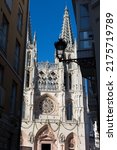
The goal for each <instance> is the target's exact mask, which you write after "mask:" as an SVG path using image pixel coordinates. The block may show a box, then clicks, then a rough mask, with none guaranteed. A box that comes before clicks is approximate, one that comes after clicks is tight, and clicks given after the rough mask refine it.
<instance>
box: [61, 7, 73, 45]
mask: <svg viewBox="0 0 117 150" xmlns="http://www.w3.org/2000/svg"><path fill="white" fill-rule="evenodd" d="M60 38H62V39H64V40H65V41H66V42H67V43H68V45H69V46H70V47H72V46H73V43H74V40H73V34H72V29H71V24H70V16H69V12H68V8H67V6H66V7H65V11H64V16H63V25H62V32H61V34H60Z"/></svg>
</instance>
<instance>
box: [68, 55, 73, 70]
mask: <svg viewBox="0 0 117 150" xmlns="http://www.w3.org/2000/svg"><path fill="white" fill-rule="evenodd" d="M68 59H71V54H69V55H68ZM68 68H69V69H71V68H72V62H69V64H68Z"/></svg>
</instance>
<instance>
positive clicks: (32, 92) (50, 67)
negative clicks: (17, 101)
mask: <svg viewBox="0 0 117 150" xmlns="http://www.w3.org/2000/svg"><path fill="white" fill-rule="evenodd" d="M60 37H61V38H64V40H65V41H67V42H68V45H67V48H66V49H65V56H66V58H72V59H73V58H77V52H76V51H77V45H76V42H74V39H73V36H72V31H71V26H70V20H69V13H68V9H67V8H65V12H64V17H63V27H62V33H61V35H60ZM28 39H29V38H28ZM36 57H37V47H36V40H35V37H34V40H33V41H32V42H31V41H30V40H27V50H26V62H25V80H24V101H23V114H22V128H21V130H22V134H21V149H22V150H24V149H25V150H85V149H86V147H85V145H86V144H85V120H84V114H85V109H84V103H85V100H84V96H83V83H82V82H83V81H82V76H81V72H80V67H79V65H78V64H77V63H75V62H72V63H69V64H65V63H63V62H59V61H58V59H57V58H56V57H55V63H53V64H51V63H49V62H45V63H38V62H37V61H36Z"/></svg>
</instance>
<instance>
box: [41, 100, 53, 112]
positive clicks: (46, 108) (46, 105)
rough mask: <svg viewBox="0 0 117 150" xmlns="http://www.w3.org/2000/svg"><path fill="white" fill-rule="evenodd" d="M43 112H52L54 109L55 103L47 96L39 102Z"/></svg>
mask: <svg viewBox="0 0 117 150" xmlns="http://www.w3.org/2000/svg"><path fill="white" fill-rule="evenodd" d="M39 109H40V112H41V113H51V112H52V111H53V110H54V104H53V102H52V100H51V99H49V98H45V99H43V100H42V101H41V102H40V103H39Z"/></svg>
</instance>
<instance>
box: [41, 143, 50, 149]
mask: <svg viewBox="0 0 117 150" xmlns="http://www.w3.org/2000/svg"><path fill="white" fill-rule="evenodd" d="M41 150H51V144H42V145H41Z"/></svg>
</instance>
